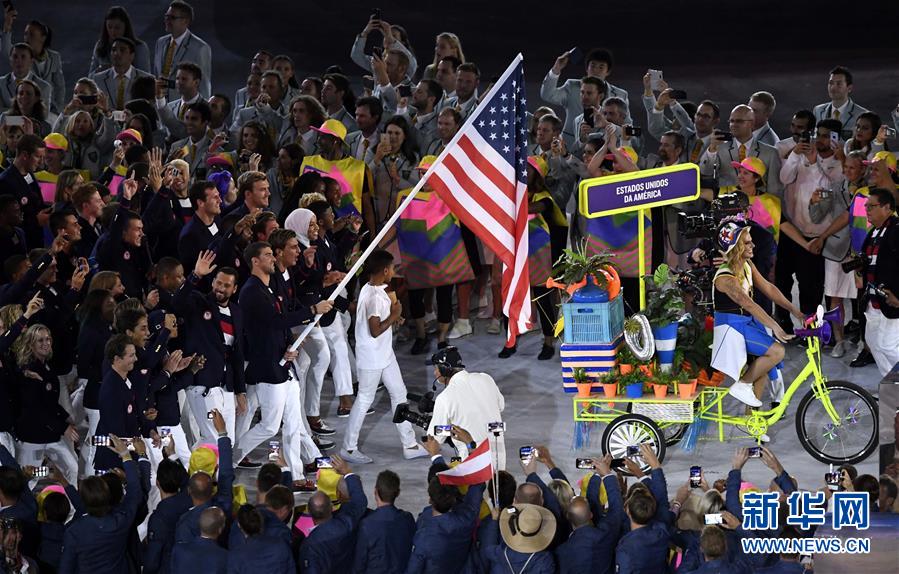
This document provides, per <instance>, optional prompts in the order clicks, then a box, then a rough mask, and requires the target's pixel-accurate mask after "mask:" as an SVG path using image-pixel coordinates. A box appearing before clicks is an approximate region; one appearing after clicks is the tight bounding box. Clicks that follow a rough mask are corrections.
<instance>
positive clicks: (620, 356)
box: [615, 343, 637, 375]
mask: <svg viewBox="0 0 899 574" xmlns="http://www.w3.org/2000/svg"><path fill="white" fill-rule="evenodd" d="M615 358H616V359H617V360H618V372H619V373H621V374H622V375H626V374H628V373H630V372H631V371H633V370H634V365H636V364H637V358H636V357H634V354H633V353H632V352H631V349H630V347H628V346H627V345H626V344H623V343H622V344H621V345H620V346H619V347H618V351H616V353H615Z"/></svg>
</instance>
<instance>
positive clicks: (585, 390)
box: [577, 381, 593, 397]
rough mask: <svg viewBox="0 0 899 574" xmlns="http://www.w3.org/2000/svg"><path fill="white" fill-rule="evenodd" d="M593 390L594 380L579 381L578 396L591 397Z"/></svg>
mask: <svg viewBox="0 0 899 574" xmlns="http://www.w3.org/2000/svg"><path fill="white" fill-rule="evenodd" d="M592 390H593V382H592V381H585V382H583V383H580V382H579V383H577V396H579V397H589V396H590V392H591V391H592Z"/></svg>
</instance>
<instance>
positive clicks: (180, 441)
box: [146, 425, 218, 469]
mask: <svg viewBox="0 0 899 574" xmlns="http://www.w3.org/2000/svg"><path fill="white" fill-rule="evenodd" d="M166 431H168V432H169V435H170V436H171V439H172V440H173V441H175V455H176V456H177V457H178V460H180V461H181V464H183V465H184V468H187V467H188V466H189V465H190V444H188V442H187V435H185V434H184V429H183V428H182V427H181V425H172V426H165V425H157V426H156V432H157V433H159V436H160V437H162V436H163V435H164V434H165V433H166ZM216 437H218V435H216ZM146 442H147V443H148V444H151V445H152V441H150V440H149V439H147V441H146ZM212 444H216V442H215V441H213V442H212ZM150 451H154V452H155V453H156V454H155V456H156V457H157V460H156V462H155V463H154V464H153V468H154V469H155V468H156V467H157V466H159V462H160V461H161V460H162V456H163V455H162V447H161V446H160V448H152V449H150ZM150 451H147V452H150ZM150 460H151V461H152V455H151V459H150Z"/></svg>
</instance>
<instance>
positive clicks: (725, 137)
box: [715, 130, 734, 142]
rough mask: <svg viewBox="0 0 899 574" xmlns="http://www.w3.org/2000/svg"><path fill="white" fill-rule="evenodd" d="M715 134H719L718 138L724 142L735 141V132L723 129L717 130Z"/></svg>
mask: <svg viewBox="0 0 899 574" xmlns="http://www.w3.org/2000/svg"><path fill="white" fill-rule="evenodd" d="M715 134H716V135H717V136H718V139H719V140H720V141H723V142H732V141H734V134H732V133H731V132H724V131H721V130H716V131H715Z"/></svg>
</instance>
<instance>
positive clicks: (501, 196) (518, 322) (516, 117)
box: [425, 54, 531, 345]
mask: <svg viewBox="0 0 899 574" xmlns="http://www.w3.org/2000/svg"><path fill="white" fill-rule="evenodd" d="M526 106H527V100H526V99H525V92H524V69H523V67H522V57H521V54H519V55H518V56H516V58H515V60H514V61H513V62H512V63H511V64H510V65H509V67H508V68H507V69H506V71H505V72H504V73H503V74H502V76H500V78H499V80H497V82H496V83H495V84H494V86H493V88H492V89H491V90H490V92H489V93H488V94H487V97H486V98H485V99H484V100H483V101H482V102H481V103H480V104H479V105H478V107H477V108H476V109H475V110H474V111H473V112H472V113H471V115H469V117H468V119H467V120H466V122H465V124H464V125H463V126H462V128H461V129H460V130H459V132H458V133H457V134H456V136H455V137H454V138H453V140H452V141H451V142H450V143H449V145H448V146H447V147H446V149H445V150H444V151H443V153H441V154H440V157H439V158H437V161H436V162H435V164H434V166H433V167H432V168H431V169H430V170H429V172H428V174H425V176H426V177H428V178H429V179H428V183H429V184H430V186H431V187H432V188H433V189H434V190H435V191H436V192H437V193H438V195H439V196H440V198H441V199H442V200H443V201H444V202H445V203H446V204H447V205H448V206H449V208H450V210H451V211H452V212H453V214H454V215H455V216H456V217H458V218H459V220H460V221H461V222H462V223H463V224H464V225H466V226H467V227H468V228H469V229H471V230H472V232H474V234H475V235H477V236H478V238H479V239H480V240H481V241H482V242H483V243H484V245H486V246H487V247H488V248H489V249H490V250H491V251H493V253H494V254H495V255H496V257H498V258H499V260H500V261H502V262H503V275H502V294H503V314H504V315H506V316H507V317H509V333H508V343H507V344H508V345H512V344H514V343H515V338H516V337H517V335H518V333H520V332H523V331H525V330H526V329H527V327H528V325H529V324H530V322H531V303H530V299H529V297H528V295H529V292H530V285H529V277H528V219H527V218H528V195H527V183H526V181H527V159H528V152H527V123H526V115H525V112H526V109H527V107H526Z"/></svg>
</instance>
